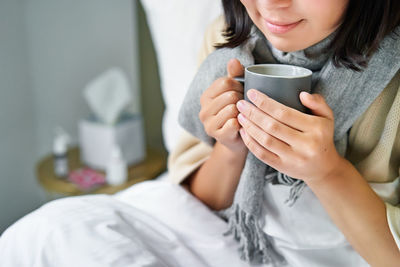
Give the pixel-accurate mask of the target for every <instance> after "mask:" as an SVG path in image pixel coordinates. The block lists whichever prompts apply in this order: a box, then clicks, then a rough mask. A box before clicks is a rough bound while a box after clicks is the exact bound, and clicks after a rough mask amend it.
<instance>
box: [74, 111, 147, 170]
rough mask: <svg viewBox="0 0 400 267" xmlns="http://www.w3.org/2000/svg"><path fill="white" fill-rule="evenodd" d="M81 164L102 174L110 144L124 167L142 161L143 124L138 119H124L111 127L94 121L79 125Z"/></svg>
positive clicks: (107, 159) (131, 117)
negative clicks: (125, 164)
mask: <svg viewBox="0 0 400 267" xmlns="http://www.w3.org/2000/svg"><path fill="white" fill-rule="evenodd" d="M79 143H80V157H81V161H82V162H83V163H85V164H86V165H87V166H89V167H91V168H94V169H100V170H105V169H106V166H107V163H108V161H109V158H110V155H111V149H112V146H113V144H114V143H115V144H118V145H119V147H120V148H121V152H122V154H123V157H124V159H125V161H126V163H127V164H128V165H131V164H134V163H137V162H140V161H141V160H143V159H144V158H145V157H146V151H145V140H144V134H143V122H142V118H141V116H139V115H126V116H124V117H123V118H122V119H121V120H120V121H119V122H118V123H117V124H115V125H112V126H110V125H106V124H103V123H100V122H98V121H97V120H96V119H95V118H93V117H91V118H89V119H85V120H81V121H80V122H79Z"/></svg>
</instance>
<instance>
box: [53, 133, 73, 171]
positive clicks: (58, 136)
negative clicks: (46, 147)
mask: <svg viewBox="0 0 400 267" xmlns="http://www.w3.org/2000/svg"><path fill="white" fill-rule="evenodd" d="M68 143H69V136H68V134H67V133H66V132H65V131H64V130H63V129H62V128H60V127H59V128H57V129H56V133H55V138H54V141H53V165H54V173H55V175H56V176H58V177H59V178H66V177H67V176H68V173H69V169H68V156H67V152H68Z"/></svg>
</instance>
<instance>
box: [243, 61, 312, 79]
mask: <svg viewBox="0 0 400 267" xmlns="http://www.w3.org/2000/svg"><path fill="white" fill-rule="evenodd" d="M265 66H271V67H280V68H284V69H289V68H290V69H298V70H301V71H303V72H305V73H304V74H303V75H294V76H282V75H280V76H278V75H270V74H262V73H257V72H254V71H252V70H251V68H252V67H265ZM245 71H246V72H249V73H251V74H254V75H259V76H263V77H271V78H282V79H297V78H305V77H309V76H311V75H312V73H313V72H312V71H311V70H309V69H307V68H304V67H299V66H294V65H288V64H254V65H251V66H247V67H246V68H245Z"/></svg>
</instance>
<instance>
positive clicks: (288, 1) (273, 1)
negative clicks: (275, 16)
mask: <svg viewBox="0 0 400 267" xmlns="http://www.w3.org/2000/svg"><path fill="white" fill-rule="evenodd" d="M292 2H293V1H292V0H259V4H260V6H261V7H263V8H267V9H277V8H286V7H289V6H291V5H292Z"/></svg>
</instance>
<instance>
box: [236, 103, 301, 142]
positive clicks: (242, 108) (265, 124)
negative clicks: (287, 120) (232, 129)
mask: <svg viewBox="0 0 400 267" xmlns="http://www.w3.org/2000/svg"><path fill="white" fill-rule="evenodd" d="M236 106H237V108H238V110H239V112H240V113H242V114H243V115H244V116H245V117H246V118H247V119H248V120H250V121H251V122H253V123H254V124H256V125H257V126H258V127H260V128H261V129H262V130H263V131H264V132H266V133H268V134H270V135H272V136H274V137H276V138H278V139H280V140H282V141H283V142H285V143H287V144H289V145H293V144H294V143H296V142H297V140H298V135H299V131H298V130H296V129H293V128H291V127H289V126H287V125H286V124H284V123H282V122H280V121H278V120H276V119H274V118H272V117H271V116H270V115H268V114H267V113H265V112H263V111H262V110H260V109H259V108H257V107H256V106H254V105H253V104H251V103H249V102H247V101H245V100H241V101H239V102H238V103H237V104H236Z"/></svg>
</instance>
